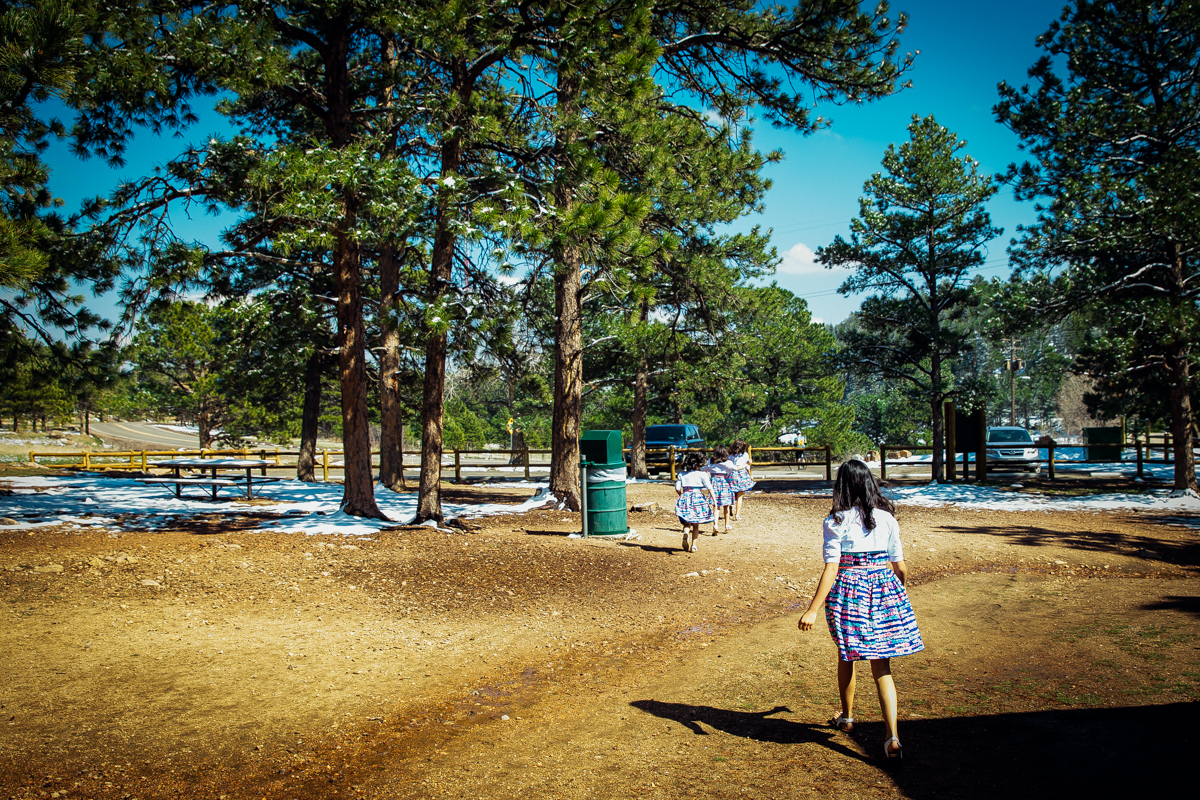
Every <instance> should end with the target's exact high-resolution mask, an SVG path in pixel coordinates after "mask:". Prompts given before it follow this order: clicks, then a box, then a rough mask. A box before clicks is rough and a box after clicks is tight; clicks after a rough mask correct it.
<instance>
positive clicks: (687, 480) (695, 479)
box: [675, 453, 717, 553]
mask: <svg viewBox="0 0 1200 800" xmlns="http://www.w3.org/2000/svg"><path fill="white" fill-rule="evenodd" d="M703 467H704V456H703V455H701V454H700V453H688V454H687V455H685V456H684V457H683V472H682V473H680V475H679V477H678V478H676V479H675V493H676V494H678V495H679V499H678V500H676V501H675V516H677V517H679V522H680V523H681V524H682V525H683V549H684V551H686V552H690V553H694V552H696V539H697V538H699V536H700V525H701V524H703V523H707V522H712V523H713V524H714V525H715V524H716V519H717V508H716V505H714V502H715V501H714V499H713V486H712V480H711V479H710V478H709V476H708V473H707V472H705V471H704V469H703ZM689 532H690V533H691V537H690V539H689V537H688V534H689Z"/></svg>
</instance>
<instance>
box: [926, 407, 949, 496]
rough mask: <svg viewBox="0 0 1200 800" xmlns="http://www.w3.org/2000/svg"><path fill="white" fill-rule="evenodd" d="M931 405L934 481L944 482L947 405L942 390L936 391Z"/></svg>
mask: <svg viewBox="0 0 1200 800" xmlns="http://www.w3.org/2000/svg"><path fill="white" fill-rule="evenodd" d="M930 405H931V410H932V411H933V417H932V422H933V425H932V427H933V441H932V442H930V444H932V445H933V463H932V475H933V480H934V481H936V482H937V483H942V482H943V480H944V479H945V472H944V470H945V466H944V462H945V458H944V454H945V448H946V444H945V443H946V419H945V417H944V416H943V414H942V409H943V408H945V405H946V400H945V395H943V394H942V393H941V392H938V393H936V394H935V395H934V396H933V399H932V402H931V403H930Z"/></svg>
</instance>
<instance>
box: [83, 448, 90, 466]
mask: <svg viewBox="0 0 1200 800" xmlns="http://www.w3.org/2000/svg"><path fill="white" fill-rule="evenodd" d="M83 468H84V469H91V468H92V454H91V453H89V452H88V451H87V450H84V451H83Z"/></svg>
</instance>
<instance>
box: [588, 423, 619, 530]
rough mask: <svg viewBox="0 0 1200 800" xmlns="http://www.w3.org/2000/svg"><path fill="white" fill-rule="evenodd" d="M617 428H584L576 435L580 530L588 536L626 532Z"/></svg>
mask: <svg viewBox="0 0 1200 800" xmlns="http://www.w3.org/2000/svg"><path fill="white" fill-rule="evenodd" d="M621 452H622V451H621V432H620V431H587V432H585V433H584V434H583V436H581V437H579V453H580V456H581V457H582V459H583V461H582V463H581V464H580V466H581V467H582V468H583V470H582V471H583V473H584V475H585V477H584V486H583V487H581V488H582V489H583V493H584V508H585V509H587V512H586V520H585V522H584V526H585V527H584V531H585V532H586V533H587V535H588V536H618V535H621V534H625V533H628V532H629V517H628V513H627V509H626V505H625V460H624V458H623V457H622V455H621Z"/></svg>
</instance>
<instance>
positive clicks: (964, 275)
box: [817, 116, 1002, 481]
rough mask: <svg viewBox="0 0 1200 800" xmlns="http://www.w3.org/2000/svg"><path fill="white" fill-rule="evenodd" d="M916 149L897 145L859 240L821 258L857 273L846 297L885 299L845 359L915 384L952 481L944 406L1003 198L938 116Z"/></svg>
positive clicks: (856, 331) (854, 232) (913, 137)
mask: <svg viewBox="0 0 1200 800" xmlns="http://www.w3.org/2000/svg"><path fill="white" fill-rule="evenodd" d="M908 131H909V141H907V142H905V143H903V144H902V145H900V147H899V148H897V147H896V146H895V145H889V146H888V149H887V152H886V153H885V154H884V157H883V168H884V172H882V173H879V172H877V173H875V175H873V176H872V177H871V178H870V179H868V180H867V182H866V183H865V184H863V191H864V192H865V194H864V196H863V197H862V198H860V199H859V216H858V217H857V218H856V219H854V220H852V221H851V223H850V240H849V241H846V240H845V239H843V238H842V237H841V236H838V237H837V238H836V239H834V241H833V243H832V244H830V245H829V246H828V247H822V248H820V249H818V250H817V260H818V261H819V262H820V263H822V264H824V265H825V266H827V267H830V268H832V267H845V268H848V269H853V270H854V274H852V275H851V276H850V277H849V278H847V279H846V280H845V282H844V283H843V284H842V285H841V286H840V287H839V288H838V291H839V292H841V293H842V294H851V293H857V292H872V291H873V292H876V294H873V295H871V296H870V297H868V298H867V299H866V300H864V301H863V304H862V308H861V309H860V310H859V311H858V312H856V314H855V322H856V324H855V325H854V326H847V327H846V328H845V329H844V331H843V333H842V338H843V341H844V343H845V349H844V350H843V351H842V352H841V353H840V359H841V360H842V362H843V364H844V365H845V366H846V367H847V368H849V369H851V370H854V371H856V372H859V373H875V374H877V375H879V376H880V377H882V378H884V379H885V380H899V381H904V382H906V383H908V384H911V386H912V387H913V389H914V390H915V391H916V392H917V393H918V394H919V395H920V396H921V397H922V398H923V399H924V400H925V402H926V404H927V408H928V409H929V414H930V420H931V429H932V439H933V441H932V445H933V477H934V479H935V480H939V481H940V480H941V479H942V477H943V471H942V470H943V457H944V452H943V450H944V447H943V442H944V427H943V419H942V407H943V404H944V402H945V401H946V399H947V398H948V397H950V396H952V395H953V393H954V388H953V386H952V382H951V375H950V366H951V364H952V362H953V361H954V360H955V359H957V358H958V357H959V356H960V355H962V354H963V353H964V352H965V351H966V350H967V349H968V347H969V344H968V332H967V331H966V330H964V329H963V328H962V327H961V326H958V325H956V324H955V322H956V321H957V320H958V319H959V317H961V315H962V313H963V311H964V310H965V309H966V308H967V307H968V306H969V305H970V304H971V303H972V302H974V297H973V295H972V292H971V289H970V286H969V280H968V272H969V270H971V269H973V268H976V267H978V266H979V265H981V264H982V263H983V261H984V248H985V247H986V245H987V243H988V241H990V240H991V239H993V238H995V237H996V236H998V235H999V234H1000V233H1001V232H1002V231H1001V230H1000V229H998V228H995V227H993V226H992V224H991V220H990V217H989V216H988V214H987V212H986V211H985V210H984V208H983V205H984V203H985V202H986V201H987V199H988V198H990V197H991V196H992V195H994V194H995V193H996V186H995V185H994V183H993V182H992V179H991V178H990V177H989V176H984V175H980V174H979V171H978V166H979V162H977V161H975V160H974V159H972V158H971V157H970V156H961V155H959V152H960V151H961V150H963V149H964V148H965V147H966V142H965V141H959V139H958V136H957V135H956V134H954V133H953V132H952V131H949V130H947V129H946V128H945V127H943V126H942V125H939V124H938V123H937V121H936V120H935V119H934V118H933V117H924V118H921V117H917V116H914V117H913V121H912V123H911V124H910V125H909V126H908Z"/></svg>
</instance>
